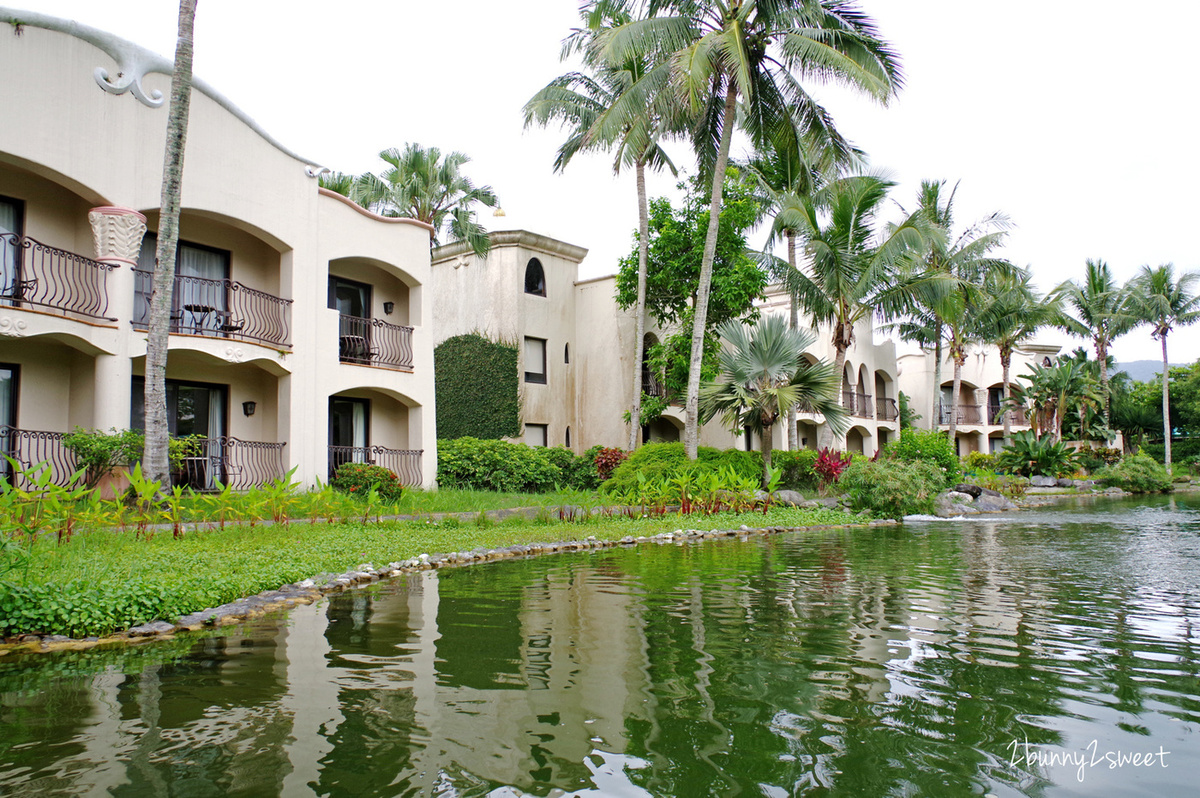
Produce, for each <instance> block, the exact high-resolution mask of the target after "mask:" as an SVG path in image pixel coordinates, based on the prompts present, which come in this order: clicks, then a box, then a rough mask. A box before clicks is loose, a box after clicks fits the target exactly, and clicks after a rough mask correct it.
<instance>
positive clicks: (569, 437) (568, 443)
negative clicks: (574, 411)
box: [564, 427, 571, 449]
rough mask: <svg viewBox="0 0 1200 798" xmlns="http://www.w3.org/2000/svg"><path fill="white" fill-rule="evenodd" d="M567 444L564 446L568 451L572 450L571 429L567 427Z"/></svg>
mask: <svg viewBox="0 0 1200 798" xmlns="http://www.w3.org/2000/svg"><path fill="white" fill-rule="evenodd" d="M566 437H567V442H566V443H565V444H564V445H565V446H566V447H567V448H568V449H570V448H571V428H570V427H567V436H566Z"/></svg>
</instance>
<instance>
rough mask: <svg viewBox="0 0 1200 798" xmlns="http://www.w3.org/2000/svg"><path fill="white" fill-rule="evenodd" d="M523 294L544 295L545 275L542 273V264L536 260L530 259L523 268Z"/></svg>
mask: <svg viewBox="0 0 1200 798" xmlns="http://www.w3.org/2000/svg"><path fill="white" fill-rule="evenodd" d="M525 293H527V294H534V295H535V296H545V295H546V273H545V272H544V271H542V262H541V261H539V260H538V259H537V258H530V259H529V263H528V264H526V266H525Z"/></svg>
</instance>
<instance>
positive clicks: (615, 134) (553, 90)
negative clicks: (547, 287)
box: [524, 7, 678, 450]
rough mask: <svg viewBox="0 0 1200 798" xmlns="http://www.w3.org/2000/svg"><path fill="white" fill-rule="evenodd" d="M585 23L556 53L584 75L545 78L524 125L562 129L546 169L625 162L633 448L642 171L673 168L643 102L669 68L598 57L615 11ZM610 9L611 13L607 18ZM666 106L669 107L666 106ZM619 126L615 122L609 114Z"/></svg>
mask: <svg viewBox="0 0 1200 798" xmlns="http://www.w3.org/2000/svg"><path fill="white" fill-rule="evenodd" d="M581 14H582V16H583V18H584V22H585V27H584V28H580V29H578V30H576V31H575V32H574V33H573V34H572V36H570V37H568V39H567V41H566V43H565V45H564V50H563V57H564V58H566V57H567V56H569V55H571V54H573V53H582V54H583V55H584V58H585V61H586V62H587V63H588V65H589V69H590V74H588V73H583V72H571V73H568V74H566V75H562V76H561V77H557V78H555V79H554V80H552V81H550V83H548V84H547V85H546V87H545V88H543V89H542V90H541V91H539V92H538V93H537V94H535V95H534V96H533V97H532V99H530V100H529V102H527V103H526V104H525V109H524V110H525V126H526V127H528V126H529V125H531V124H535V123H536V124H538V125H541V126H543V127H544V126H546V125H548V124H550V123H551V122H554V121H557V122H560V123H561V124H562V126H563V127H566V128H567V129H568V130H569V135H568V138H567V140H566V141H565V142H563V144H562V146H560V147H559V148H558V153H557V155H556V157H555V159H554V171H556V172H560V171H562V170H563V169H565V168H566V166H567V164H568V163H569V162H570V161H571V158H573V157H574V156H575V155H576V154H577V153H579V152H582V151H585V150H596V149H602V150H615V152H616V157H615V158H614V160H613V172H614V173H619V172H620V171H621V167H622V166H630V165H632V166H633V169H634V175H635V178H636V179H635V183H636V186H637V203H638V287H637V304H636V307H635V309H634V317H635V319H636V322H635V325H636V336H635V343H634V348H635V352H634V358H633V379H632V382H631V384H632V386H633V397H632V402H631V407H632V409H631V411H630V416H629V417H630V425H629V448H630V449H631V450H632V449H635V448H637V442H638V432H639V430H640V429H641V424H640V423H639V419H640V418H641V409H642V408H641V405H642V360H643V356H644V352H643V348H644V346H645V337H646V263H647V261H648V259H649V244H650V211H649V205H648V202H647V199H646V168H647V167H650V168H651V169H655V170H658V169H662V168H666V169H669V170H670V171H671V174H673V175H676V174H678V172H677V171H676V169H675V165H674V164H673V163H672V162H671V159H670V158H669V157H668V156H667V153H666V151H665V150H663V148H662V147H661V146H660V144H659V141H660V138H661V137H662V136H663V135H664V133H665V132H666V129H667V127H668V126H669V125H668V119H667V118H666V116H665V115H664V114H663V113H661V112H659V111H658V110H656V109H655V108H653V107H652V106H651V105H650V104H649V102H648V100H649V98H650V97H652V96H654V92H653V91H651V89H652V87H653V86H655V85H661V84H663V83H665V81H666V79H667V78H668V77H669V72H668V69H667V67H666V65H665V64H662V65H654V64H651V63H649V62H648V61H647V60H646V59H645V58H642V57H636V56H632V57H630V58H628V59H626V60H625V61H624V62H622V63H620V64H611V63H606V62H603V61H600V60H599V59H598V58H597V56H596V49H595V47H594V41H595V38H596V36H598V35H599V34H600V33H601V32H602V31H603V30H605V29H607V28H609V27H611V26H612V24H613V23H614V22H615V23H622V22H628V21H629V19H628V16H627V15H621V14H617V13H616V12H615V11H613V10H612V9H608V8H607V7H597V8H592V9H588V8H587V7H585V8H584V9H582V11H581ZM610 14H616V16H615V18H613V17H610V16H609V15H610ZM668 110H669V109H668ZM605 114H609V115H610V119H609V124H608V125H607V126H606V127H604V129H603V130H601V129H600V126H598V125H597V122H598V120H599V119H600V118H601V117H602V116H604V115H605ZM618 114H619V115H622V116H623V117H624V123H623V124H621V125H616V124H615V121H614V120H615V117H616V116H617V115H618Z"/></svg>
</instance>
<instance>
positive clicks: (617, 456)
mask: <svg viewBox="0 0 1200 798" xmlns="http://www.w3.org/2000/svg"><path fill="white" fill-rule="evenodd" d="M585 454H590V455H591V456H592V462H593V464H594V465H595V468H596V475H597V477H599V480H600V482H604V481H605V480H607V479H608V478H610V477H611V476H612V474H613V471H614V470H615V469H616V467H617V466H619V465H620V464H621V463H623V462H625V460H626V459H627V458H628V457H629V452H627V451H625V450H624V449H609V448H606V447H604V446H593V447H592V448H591V449H588V450H587V452H586V453H585Z"/></svg>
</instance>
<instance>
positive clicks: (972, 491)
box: [954, 482, 983, 499]
mask: <svg viewBox="0 0 1200 798" xmlns="http://www.w3.org/2000/svg"><path fill="white" fill-rule="evenodd" d="M954 492H955V493H965V494H967V495H968V496H970V497H971V498H972V499H978V498H979V494H981V493H983V488H981V487H979V486H978V485H968V484H966V483H965V482H960V483H958V484H957V485H955V486H954Z"/></svg>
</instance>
